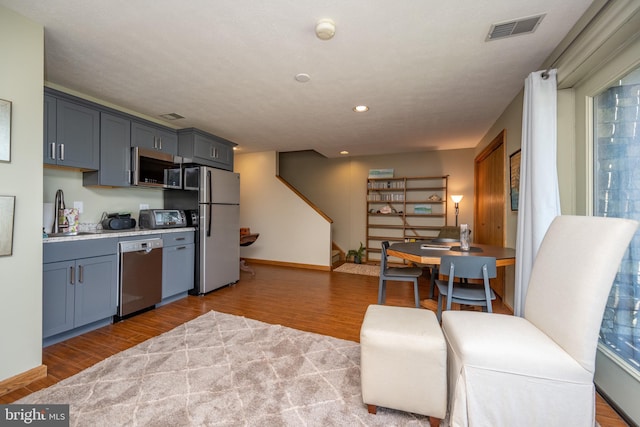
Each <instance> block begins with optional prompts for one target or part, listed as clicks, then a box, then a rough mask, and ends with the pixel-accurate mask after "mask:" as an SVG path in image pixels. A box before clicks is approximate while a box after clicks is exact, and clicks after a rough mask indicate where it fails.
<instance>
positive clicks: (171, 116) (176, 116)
mask: <svg viewBox="0 0 640 427" xmlns="http://www.w3.org/2000/svg"><path fill="white" fill-rule="evenodd" d="M160 117H162V118H163V119H165V120H178V119H184V116H181V115H180V114H178V113H169V114H160Z"/></svg>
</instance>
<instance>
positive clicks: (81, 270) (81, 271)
mask: <svg viewBox="0 0 640 427" xmlns="http://www.w3.org/2000/svg"><path fill="white" fill-rule="evenodd" d="M83 282H84V267H83V266H82V265H79V266H78V283H83Z"/></svg>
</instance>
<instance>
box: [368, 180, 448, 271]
mask: <svg viewBox="0 0 640 427" xmlns="http://www.w3.org/2000/svg"><path fill="white" fill-rule="evenodd" d="M448 178H449V176H448V175H446V176H435V177H399V178H369V179H368V180H367V243H366V247H367V251H366V254H367V255H366V256H367V261H369V262H379V261H380V252H381V249H380V247H381V243H382V242H383V241H385V240H388V241H389V242H391V243H394V242H405V241H413V240H428V239H430V238H434V237H436V236H437V235H438V233H439V232H440V229H441V228H442V227H443V226H445V225H447V187H448Z"/></svg>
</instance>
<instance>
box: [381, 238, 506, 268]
mask: <svg viewBox="0 0 640 427" xmlns="http://www.w3.org/2000/svg"><path fill="white" fill-rule="evenodd" d="M456 243H457V244H456ZM456 243H430V242H424V241H423V242H409V243H393V244H392V245H391V246H389V249H387V255H389V256H394V257H397V258H401V259H404V260H407V261H411V262H414V263H417V264H429V265H440V257H442V256H443V255H453V256H490V257H494V258H495V259H496V266H497V267H504V266H507V265H514V264H515V263H516V250H515V249H512V248H504V247H502V246H490V245H481V244H478V243H473V244H471V245H470V248H469V250H468V251H463V250H461V249H460V244H459V243H458V242H456ZM423 244H425V245H429V246H430V248H428V249H422V248H421V246H422V245H423Z"/></svg>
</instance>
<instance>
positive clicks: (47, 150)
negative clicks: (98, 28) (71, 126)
mask: <svg viewBox="0 0 640 427" xmlns="http://www.w3.org/2000/svg"><path fill="white" fill-rule="evenodd" d="M56 142H57V138H56V98H54V97H53V96H51V95H45V96H44V152H43V156H42V158H43V162H44V163H46V164H50V165H55V164H56V160H57V156H58V154H57V152H58V150H57V149H56Z"/></svg>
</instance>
